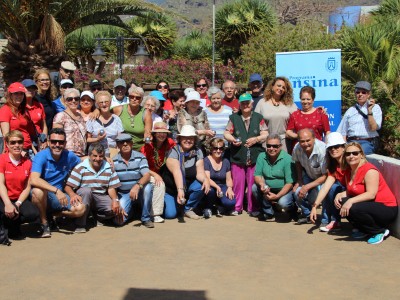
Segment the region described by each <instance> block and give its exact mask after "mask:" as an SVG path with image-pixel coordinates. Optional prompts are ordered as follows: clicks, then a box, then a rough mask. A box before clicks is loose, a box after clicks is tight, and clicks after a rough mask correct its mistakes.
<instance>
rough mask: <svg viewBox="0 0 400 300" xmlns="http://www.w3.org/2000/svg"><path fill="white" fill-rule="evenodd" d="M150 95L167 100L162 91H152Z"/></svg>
mask: <svg viewBox="0 0 400 300" xmlns="http://www.w3.org/2000/svg"><path fill="white" fill-rule="evenodd" d="M149 96H153V97H156V98H157V99H158V100H160V101H165V98H164V96H163V94H162V93H161V92H160V91H151V92H150V94H149Z"/></svg>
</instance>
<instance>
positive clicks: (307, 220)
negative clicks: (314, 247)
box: [296, 217, 311, 225]
mask: <svg viewBox="0 0 400 300" xmlns="http://www.w3.org/2000/svg"><path fill="white" fill-rule="evenodd" d="M303 224H311V221H310V217H302V218H299V219H298V220H297V222H296V225H303Z"/></svg>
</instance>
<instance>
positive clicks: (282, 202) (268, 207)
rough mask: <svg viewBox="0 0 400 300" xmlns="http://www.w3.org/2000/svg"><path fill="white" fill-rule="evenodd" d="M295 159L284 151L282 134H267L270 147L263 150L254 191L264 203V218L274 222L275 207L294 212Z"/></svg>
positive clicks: (257, 167)
mask: <svg viewBox="0 0 400 300" xmlns="http://www.w3.org/2000/svg"><path fill="white" fill-rule="evenodd" d="M293 167H294V165H293V161H292V157H291V156H290V155H289V154H288V153H287V152H285V151H284V150H282V142H281V138H280V136H279V135H278V134H271V135H269V136H268V137H267V149H266V151H265V152H264V153H261V154H260V155H259V156H258V158H257V162H256V170H255V172H254V184H253V188H252V191H253V194H254V196H255V197H256V198H257V200H258V201H259V202H260V204H261V214H260V215H259V216H258V219H259V220H260V221H272V220H274V218H275V210H276V209H277V210H278V211H284V212H287V213H289V214H290V215H293V213H294V212H295V205H294V202H293V192H292V188H293V183H294V177H293Z"/></svg>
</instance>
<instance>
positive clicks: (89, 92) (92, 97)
mask: <svg viewBox="0 0 400 300" xmlns="http://www.w3.org/2000/svg"><path fill="white" fill-rule="evenodd" d="M83 96H89V97H90V99H92V100H94V95H93V93H92V92H91V91H83V92H82V94H81V99H82V97H83Z"/></svg>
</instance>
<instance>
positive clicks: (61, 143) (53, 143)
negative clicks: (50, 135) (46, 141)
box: [50, 140, 65, 145]
mask: <svg viewBox="0 0 400 300" xmlns="http://www.w3.org/2000/svg"><path fill="white" fill-rule="evenodd" d="M50 143H51V144H52V145H57V144H60V145H64V143H65V140H50Z"/></svg>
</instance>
